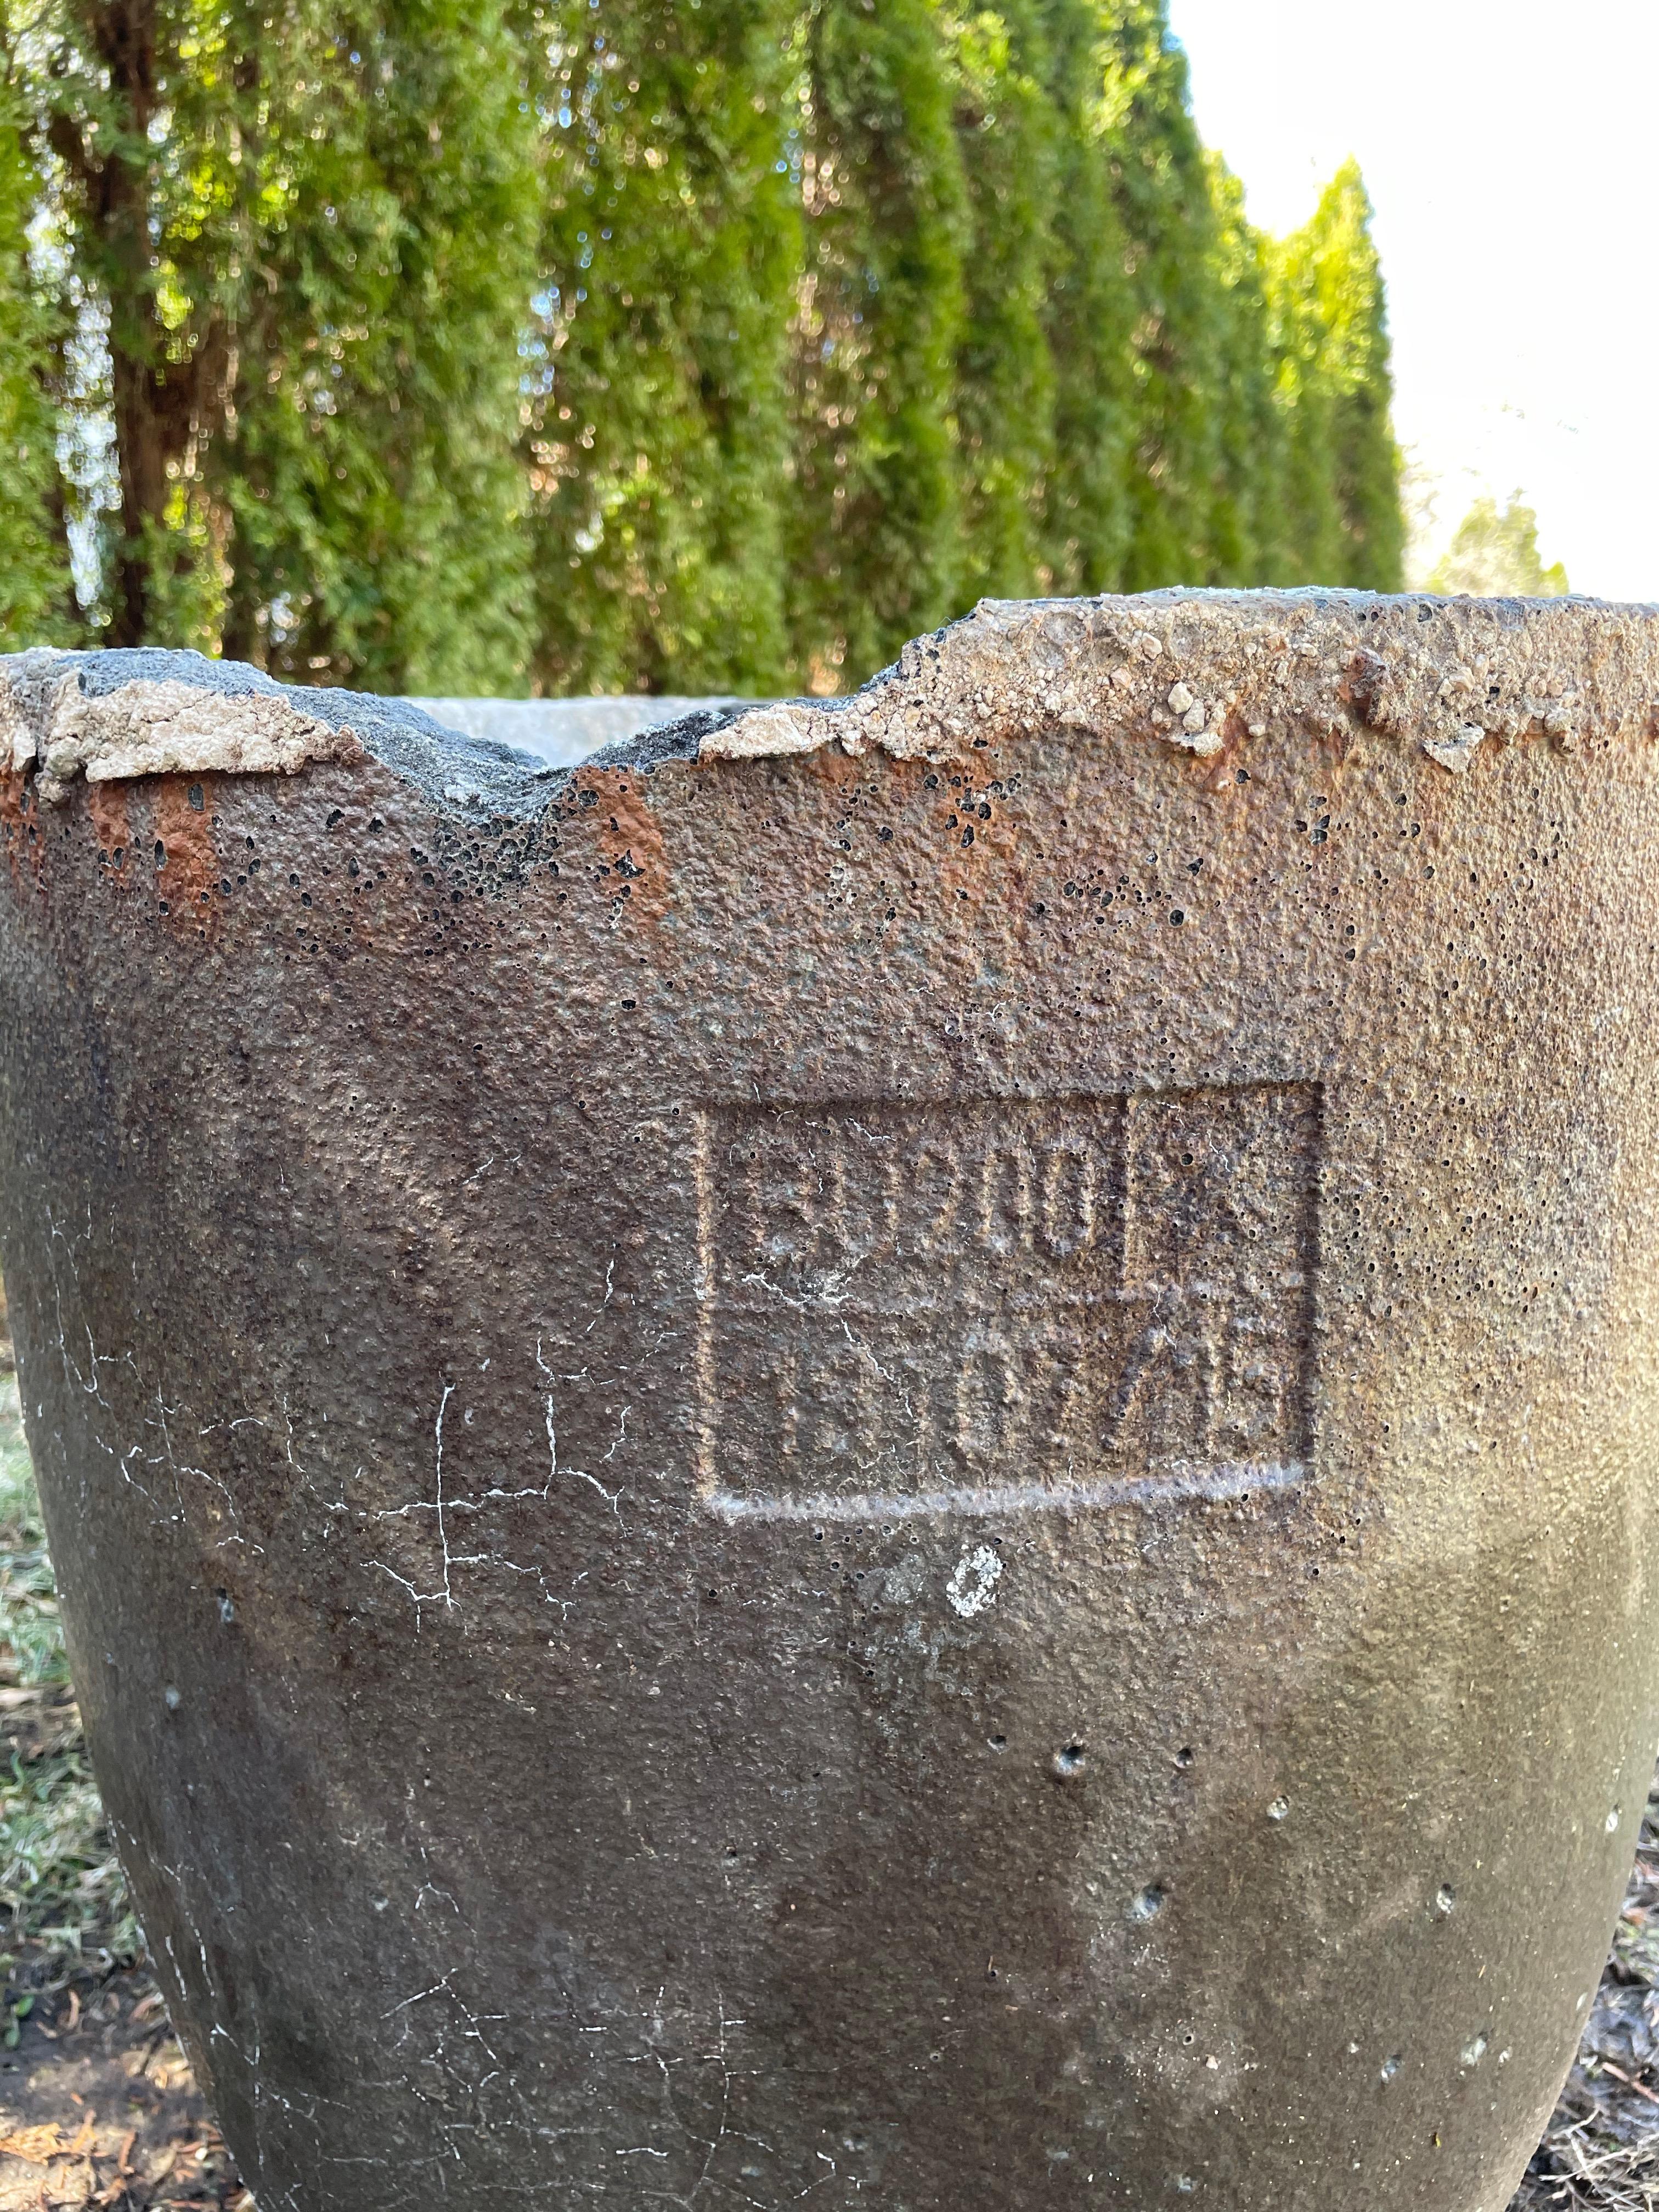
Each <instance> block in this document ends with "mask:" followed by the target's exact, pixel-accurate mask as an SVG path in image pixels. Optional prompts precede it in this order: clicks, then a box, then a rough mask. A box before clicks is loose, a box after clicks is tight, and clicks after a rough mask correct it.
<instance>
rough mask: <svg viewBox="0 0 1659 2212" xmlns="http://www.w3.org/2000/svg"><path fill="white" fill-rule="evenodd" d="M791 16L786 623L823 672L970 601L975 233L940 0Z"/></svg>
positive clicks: (833, 2) (859, 2)
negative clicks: (969, 361)
mask: <svg viewBox="0 0 1659 2212" xmlns="http://www.w3.org/2000/svg"><path fill="white" fill-rule="evenodd" d="M803 24H804V31H803V60H804V77H805V97H804V100H803V104H802V141H803V144H802V194H803V204H804V208H805V218H806V251H805V267H804V270H803V272H802V278H801V284H800V304H799V310H798V313H797V315H796V319H795V330H794V339H795V343H794V368H793V384H794V391H793V399H794V409H795V451H794V484H793V497H792V499H791V501H790V517H789V519H790V528H789V532H788V538H787V545H788V553H789V582H790V606H789V622H790V631H791V646H792V651H793V659H794V661H795V664H796V666H797V669H798V670H799V671H801V672H802V673H803V674H804V675H805V678H806V679H807V680H808V681H809V682H810V683H811V684H815V685H820V686H827V685H831V684H836V683H842V682H847V681H852V680H857V679H859V678H862V677H863V676H864V675H866V674H867V673H868V672H869V671H870V670H872V669H873V668H878V667H880V666H881V665H882V663H883V662H884V661H885V660H890V659H892V658H893V657H894V656H895V654H896V653H897V651H898V649H899V647H900V646H901V645H902V644H903V642H904V641H905V640H906V639H907V638H908V637H911V636H914V635H915V634H916V633H917V632H918V631H919V630H925V629H931V628H933V626H934V625H935V624H936V623H940V622H942V621H944V620H945V619H946V618H947V617H949V616H951V615H952V614H954V613H956V612H957V610H958V608H959V607H960V606H961V605H963V586H962V583H961V580H960V579H961V574H962V568H963V562H962V538H961V513H962V503H961V489H960V477H959V471H958V464H957V448H956V435H955V434H956V425H955V422H954V419H953V417H954V404H955V398H956V378H957V347H958V344H959V343H960V341H961V338H962V335H963V311H964V297H963V254H964V252H965V250H966V248H967V245H968V240H969V210H968V195H967V189H966V185H965V183H964V180H963V169H962V156H961V150H960V148H959V145H958V143H957V135H956V131H955V130H954V127H953V118H952V107H953V99H952V92H953V88H952V84H951V74H950V71H949V70H948V69H947V68H946V66H945V57H944V55H943V54H942V52H941V49H940V42H939V41H940V23H939V10H938V9H937V8H936V6H935V5H934V4H933V0H879V4H878V0H808V4H807V5H806V7H805V9H804V11H803ZM969 603H971V602H969Z"/></svg>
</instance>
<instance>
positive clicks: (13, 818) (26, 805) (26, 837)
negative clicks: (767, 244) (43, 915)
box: [0, 772, 46, 890]
mask: <svg viewBox="0 0 1659 2212" xmlns="http://www.w3.org/2000/svg"><path fill="white" fill-rule="evenodd" d="M0 834H3V836H4V840H5V847H6V860H7V864H8V866H9V867H10V869H11V874H12V881H13V882H14V883H15V884H17V885H18V886H19V887H20V888H21V884H22V881H23V859H24V855H25V854H27V857H28V864H29V873H30V876H31V878H33V884H34V888H35V889H36V890H40V889H42V888H43V871H44V869H45V866H46V847H45V843H44V841H43V840H42V838H41V836H40V802H39V800H38V799H36V798H35V796H34V792H33V787H32V785H31V784H30V782H29V780H28V778H27V776H23V775H17V774H16V773H15V772H13V773H11V774H9V775H0Z"/></svg>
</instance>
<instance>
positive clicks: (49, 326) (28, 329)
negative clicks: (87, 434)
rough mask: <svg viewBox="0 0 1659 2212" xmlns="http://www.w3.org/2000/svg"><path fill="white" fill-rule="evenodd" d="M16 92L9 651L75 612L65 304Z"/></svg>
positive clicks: (2, 122) (2, 204) (1, 502)
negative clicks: (63, 360)
mask: <svg viewBox="0 0 1659 2212" xmlns="http://www.w3.org/2000/svg"><path fill="white" fill-rule="evenodd" d="M39 197H40V178H39V175H38V173H37V172H36V169H35V167H34V163H33V161H32V159H31V158H30V155H29V151H28V148H27V143H26V142H25V138H24V135H23V131H22V129H21V114H20V112H19V106H18V103H17V101H16V99H15V94H14V93H13V90H12V88H11V87H10V86H9V85H0V483H3V484H4V487H5V489H4V492H3V495H0V651H4V652H15V650H16V649H17V648H18V647H20V646H25V645H35V644H40V643H41V642H43V641H53V640H55V639H56V638H57V637H58V635H60V634H62V633H64V629H65V618H66V616H67V611H68V605H69V596H70V593H69V562H68V544H67V541H66V540H65V539H64V536H63V533H62V531H61V529H60V528H59V527H58V525H57V522H56V520H55V517H54V513H53V505H54V501H60V500H61V492H60V489H59V486H58V459H57V428H58V424H57V411H56V410H55V408H54V407H53V406H52V401H51V398H50V394H49V390H48V383H47V377H48V372H49V368H50V365H51V362H52V352H53V346H54V342H55V340H56V339H57V338H58V337H59V336H60V334H61V333H60V330H59V325H58V316H57V313H56V312H55V309H56V302H55V301H54V300H53V299H52V295H51V293H50V292H49V291H48V290H47V289H46V288H45V287H44V286H42V285H41V284H40V283H39V282H38V281H37V279H36V276H35V274H34V272H33V269H32V267H31V265H30V255H29V240H28V230H29V224H30V221H31V218H32V216H33V213H34V210H35V206H36V204H37V202H38V199H39Z"/></svg>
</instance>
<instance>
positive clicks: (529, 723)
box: [408, 692, 746, 768]
mask: <svg viewBox="0 0 1659 2212" xmlns="http://www.w3.org/2000/svg"><path fill="white" fill-rule="evenodd" d="M408 703H409V704H410V706H411V707H418V708H420V709H421V710H422V713H423V714H429V715H430V716H431V717H432V719H433V720H434V721H435V722H438V723H440V724H441V725H442V726H443V727H444V728H445V729H446V730H459V731H460V732H463V734H465V736H467V737H469V738H489V739H491V740H493V741H494V742H495V744H503V745H510V746H511V747H512V748H513V750H514V751H515V752H521V753H531V754H533V755H534V756H535V757H536V758H537V759H538V760H541V761H545V762H546V763H548V764H549V765H550V767H553V768H574V766H575V764H576V763H577V762H578V761H583V760H586V758H587V757H588V755H589V754H590V753H593V752H597V751H598V750H599V747H600V746H601V745H608V744H615V743H616V742H617V739H618V738H634V737H637V736H638V735H639V734H640V732H641V731H643V730H654V729H658V728H660V727H661V726H662V725H663V724H665V723H666V722H677V721H682V720H684V719H685V717H686V716H687V715H688V714H702V713H705V712H707V711H708V710H709V709H710V708H729V707H737V706H742V705H744V703H746V702H744V701H742V700H738V699H728V698H716V699H681V698H672V697H666V696H651V695H648V694H647V693H644V692H632V693H628V694H624V695H622V696H605V697H595V698H589V699H411V700H410V702H408Z"/></svg>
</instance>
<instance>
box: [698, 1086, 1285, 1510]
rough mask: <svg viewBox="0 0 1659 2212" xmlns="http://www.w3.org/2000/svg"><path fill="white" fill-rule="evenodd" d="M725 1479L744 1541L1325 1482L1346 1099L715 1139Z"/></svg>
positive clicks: (736, 1112)
mask: <svg viewBox="0 0 1659 2212" xmlns="http://www.w3.org/2000/svg"><path fill="white" fill-rule="evenodd" d="M1320 1141H1321V1139H1320V1094H1319V1090H1318V1087H1317V1086H1316V1085H1309V1084H1275V1083H1256V1084H1243V1085H1230V1086H1227V1087H1213V1088H1206V1089H1199V1090H1188V1091H1166V1092H1152V1093H1145V1094H1136V1095H1134V1096H1133V1097H1091V1096H1072V1097H1059V1098H1046V1099H969V1100H963V1101H959V1102H954V1103H945V1104H933V1105H919V1106H911V1105H895V1104H884V1103H863V1102H852V1101H846V1102H834V1103H829V1104H824V1105H815V1106H765V1105H757V1106H740V1107H730V1108H720V1109H712V1110H710V1111H708V1112H707V1113H705V1115H703V1117H702V1161H701V1187H702V1198H701V1217H702V1218H701V1251H700V1255H699V1256H700V1275H701V1286H702V1322H701V1333H700V1347H699V1370H700V1376H699V1379H700V1396H701V1414H700V1437H699V1451H700V1455H701V1462H702V1464H701V1468H700V1474H701V1480H702V1492H703V1495H704V1497H705V1498H706V1499H707V1500H708V1503H709V1504H710V1505H711V1506H712V1507H713V1508H714V1510H716V1511H718V1512H720V1513H721V1514H722V1515H724V1516H727V1517H729V1518H733V1519H736V1518H743V1517H750V1516H759V1517H766V1518H772V1519H791V1520H797V1519H798V1520H806V1519H829V1520H843V1521H850V1520H860V1521H862V1520H867V1519H894V1518H902V1517H906V1516H915V1515H917V1514H927V1513H944V1512H951V1511H962V1510H969V1511H978V1512H984V1511H995V1510H1002V1509H1005V1508H1012V1507H1030V1506H1033V1505H1042V1504H1073V1505H1075V1504H1110V1503H1114V1502H1116V1501H1119V1500H1122V1501H1128V1500H1133V1499H1135V1498H1156V1497H1161V1496H1170V1495H1179V1494H1182V1493H1192V1494H1197V1495H1204V1496H1209V1497H1220V1496H1229V1495H1236V1494H1238V1493H1240V1492H1244V1491H1247V1490H1254V1489H1261V1488H1278V1487H1283V1486H1286V1485H1288V1484H1291V1483H1293V1482H1295V1481H1297V1480H1299V1479H1300V1478H1301V1476H1302V1475H1303V1474H1304V1473H1305V1472H1306V1468H1307V1463H1308V1455H1309V1450H1310V1441H1309V1434H1308V1398H1309V1389H1310V1369H1311V1358H1312V1343H1313V1310H1312V1278H1313V1269H1314V1261H1315V1237H1316V1181H1317V1175H1318V1168H1319V1158H1320Z"/></svg>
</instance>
